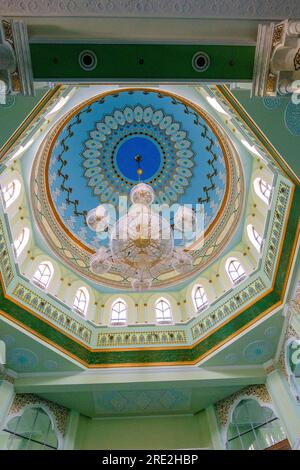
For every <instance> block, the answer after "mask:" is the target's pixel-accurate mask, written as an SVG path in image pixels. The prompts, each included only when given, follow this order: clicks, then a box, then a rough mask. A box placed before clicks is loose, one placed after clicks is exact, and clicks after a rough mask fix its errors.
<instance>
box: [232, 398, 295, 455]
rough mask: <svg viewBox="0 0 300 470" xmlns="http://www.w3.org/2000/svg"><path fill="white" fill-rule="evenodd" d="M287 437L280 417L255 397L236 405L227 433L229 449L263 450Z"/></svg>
mask: <svg viewBox="0 0 300 470" xmlns="http://www.w3.org/2000/svg"><path fill="white" fill-rule="evenodd" d="M284 439H286V435H285V432H284V430H283V428H282V426H281V424H280V421H279V419H278V418H277V417H276V416H275V415H274V413H273V411H272V410H271V409H270V408H268V407H267V406H260V404H259V403H258V402H257V401H256V400H253V399H245V400H241V401H240V402H239V404H238V405H237V406H236V407H235V409H234V411H233V414H232V418H231V422H230V424H229V427H228V433H227V449H229V450H263V449H267V448H268V447H271V446H272V445H274V444H276V443H277V442H280V441H283V440H284Z"/></svg>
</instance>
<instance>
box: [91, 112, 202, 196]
mask: <svg viewBox="0 0 300 470" xmlns="http://www.w3.org/2000/svg"><path fill="white" fill-rule="evenodd" d="M133 123H134V127H133ZM134 136H143V137H144V138H147V139H149V140H151V141H152V142H154V143H155V144H156V145H157V147H158V148H159V152H160V154H161V155H162V163H161V165H160V167H159V169H158V171H157V172H156V174H154V175H152V177H151V178H146V179H143V181H144V182H146V183H150V184H151V185H152V187H153V189H154V190H155V191H156V193H157V194H158V197H157V198H156V201H155V202H156V203H158V204H163V203H166V204H170V203H172V202H176V201H177V199H178V197H179V196H180V195H181V194H183V193H184V192H185V189H186V187H187V186H188V185H189V182H190V178H191V177H192V175H193V174H192V169H193V166H194V158H195V152H194V151H193V150H192V142H191V141H190V140H189V139H188V136H187V132H186V131H184V130H182V125H181V124H180V123H179V122H175V121H174V117H173V116H172V115H166V114H165V113H164V112H163V111H162V110H161V109H158V110H155V109H154V108H153V107H152V106H147V107H145V106H144V107H143V106H141V105H137V106H135V107H133V108H132V107H129V106H126V107H125V108H124V109H123V110H121V109H116V110H115V111H114V113H113V114H110V115H106V116H105V117H104V119H103V120H102V121H101V122H99V123H97V124H96V130H93V131H91V132H90V139H89V140H87V141H86V142H85V146H86V147H87V149H86V150H85V151H84V152H83V157H84V159H85V160H84V162H83V167H84V176H85V177H86V178H87V180H88V185H89V186H91V187H92V189H93V192H94V194H95V195H97V196H99V200H100V202H101V203H105V202H111V203H112V204H117V202H118V198H119V196H120V195H121V194H122V192H123V191H124V189H126V190H129V189H130V188H131V186H132V185H133V184H136V182H137V181H136V180H132V181H128V179H127V180H126V178H124V175H123V174H122V172H121V171H120V169H119V168H118V164H117V158H116V156H117V153H118V150H119V149H120V146H121V145H122V144H123V143H124V142H126V140H128V139H132V138H134ZM122 182H123V183H124V185H123V188H124V189H123V191H122V187H121V185H120V184H122Z"/></svg>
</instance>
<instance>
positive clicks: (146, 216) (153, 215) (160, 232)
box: [86, 155, 194, 291]
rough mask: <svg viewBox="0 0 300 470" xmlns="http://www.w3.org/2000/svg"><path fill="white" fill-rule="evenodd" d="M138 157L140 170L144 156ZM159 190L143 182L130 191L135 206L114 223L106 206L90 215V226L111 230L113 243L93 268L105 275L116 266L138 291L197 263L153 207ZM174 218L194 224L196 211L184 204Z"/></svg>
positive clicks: (96, 257) (176, 222)
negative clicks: (170, 272)
mask: <svg viewBox="0 0 300 470" xmlns="http://www.w3.org/2000/svg"><path fill="white" fill-rule="evenodd" d="M135 160H136V162H137V164H138V168H137V173H138V175H139V178H140V176H141V175H142V169H141V168H140V162H141V156H140V155H137V156H136V157H135ZM154 199H155V193H154V191H153V189H152V187H151V186H149V185H148V184H146V183H143V182H139V183H137V184H136V185H134V186H133V187H132V189H131V191H130V201H131V205H130V207H129V210H128V211H127V213H126V215H124V216H122V217H121V218H120V219H118V220H117V221H116V222H115V223H112V224H111V225H110V217H109V214H108V211H107V209H106V207H105V206H104V205H99V206H98V207H96V208H94V209H92V210H90V211H89V212H88V214H87V217H86V223H87V225H88V227H89V228H90V229H92V230H94V231H96V232H103V231H108V236H109V246H108V247H107V248H106V247H105V246H101V247H100V248H99V249H98V250H97V251H96V253H95V254H94V255H92V256H91V259H90V267H91V270H92V271H93V272H94V273H95V274H99V275H100V274H104V273H106V272H108V271H109V270H110V269H111V268H116V269H117V271H119V272H121V273H122V274H123V275H124V276H126V278H128V279H130V281H131V285H132V288H133V289H134V290H139V291H141V290H146V289H149V288H150V287H151V285H152V280H153V278H155V277H157V276H158V275H159V274H160V273H162V272H166V271H167V270H168V269H172V268H173V269H175V270H176V271H177V272H178V273H186V272H187V271H189V270H191V268H192V266H193V257H192V255H191V254H190V253H188V252H187V250H186V249H184V248H182V247H175V246H174V230H173V228H172V227H171V225H170V223H169V222H168V221H167V220H166V219H165V218H163V217H162V216H161V215H160V214H159V213H158V212H157V211H155V210H154V209H153V207H151V206H152V204H153V202H154ZM180 209H181V210H179V211H178V212H177V214H176V215H175V218H174V225H175V226H176V227H177V228H179V227H182V226H183V225H184V223H185V224H188V225H191V223H192V221H193V220H192V219H193V217H194V214H193V213H192V212H189V211H187V210H184V209H186V208H182V207H180Z"/></svg>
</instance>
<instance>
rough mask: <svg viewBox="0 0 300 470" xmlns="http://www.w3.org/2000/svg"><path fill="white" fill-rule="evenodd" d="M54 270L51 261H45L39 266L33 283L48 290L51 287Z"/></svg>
mask: <svg viewBox="0 0 300 470" xmlns="http://www.w3.org/2000/svg"><path fill="white" fill-rule="evenodd" d="M53 273H54V268H53V266H52V263H50V261H44V262H43V263H41V264H40V265H39V267H38V268H37V270H36V272H35V273H34V276H33V278H32V280H33V282H34V283H35V284H36V285H37V286H39V287H41V288H42V289H46V288H47V287H48V285H49V282H50V280H51V277H52V276H53Z"/></svg>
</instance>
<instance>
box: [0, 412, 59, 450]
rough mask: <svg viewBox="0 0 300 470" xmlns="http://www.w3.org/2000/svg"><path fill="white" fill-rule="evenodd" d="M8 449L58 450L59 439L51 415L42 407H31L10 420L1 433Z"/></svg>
mask: <svg viewBox="0 0 300 470" xmlns="http://www.w3.org/2000/svg"><path fill="white" fill-rule="evenodd" d="M0 441H1V444H2V448H3V447H4V449H6V450H57V448H58V439H57V435H56V432H55V429H54V427H53V424H52V422H51V419H50V417H49V416H48V414H47V413H46V412H45V411H44V410H43V409H42V408H36V407H30V408H27V409H25V411H23V413H22V415H21V416H15V417H14V418H12V419H11V420H10V421H8V423H7V425H6V426H5V428H4V429H3V430H2V431H1V433H0Z"/></svg>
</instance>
